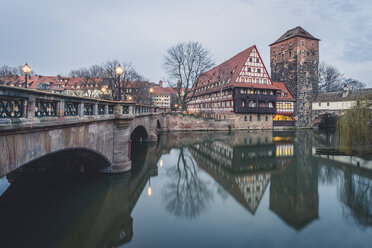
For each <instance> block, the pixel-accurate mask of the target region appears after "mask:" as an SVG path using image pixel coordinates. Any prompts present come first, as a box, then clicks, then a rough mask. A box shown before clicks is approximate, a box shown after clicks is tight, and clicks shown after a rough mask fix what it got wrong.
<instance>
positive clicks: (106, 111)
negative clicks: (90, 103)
mask: <svg viewBox="0 0 372 248" xmlns="http://www.w3.org/2000/svg"><path fill="white" fill-rule="evenodd" d="M108 114H109V105H108V104H106V105H105V115H108Z"/></svg>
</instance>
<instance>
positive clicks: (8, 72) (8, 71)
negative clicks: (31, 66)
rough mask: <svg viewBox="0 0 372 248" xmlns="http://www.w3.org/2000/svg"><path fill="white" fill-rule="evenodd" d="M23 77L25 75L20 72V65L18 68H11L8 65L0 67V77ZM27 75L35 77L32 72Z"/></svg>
mask: <svg viewBox="0 0 372 248" xmlns="http://www.w3.org/2000/svg"><path fill="white" fill-rule="evenodd" d="M12 75H17V76H24V75H25V74H24V73H23V71H22V65H19V66H18V67H12V66H8V65H3V66H1V67H0V76H12ZM28 75H35V72H34V71H33V70H32V71H31V72H30V73H29V74H28Z"/></svg>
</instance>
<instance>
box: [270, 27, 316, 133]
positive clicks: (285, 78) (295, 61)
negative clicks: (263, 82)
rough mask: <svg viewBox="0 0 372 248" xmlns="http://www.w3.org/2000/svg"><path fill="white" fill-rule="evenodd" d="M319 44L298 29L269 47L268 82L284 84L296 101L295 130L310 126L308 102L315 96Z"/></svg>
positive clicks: (309, 104)
mask: <svg viewBox="0 0 372 248" xmlns="http://www.w3.org/2000/svg"><path fill="white" fill-rule="evenodd" d="M319 41H320V40H319V39H317V38H315V37H314V36H312V35H311V34H310V33H308V32H307V31H306V30H304V29H303V28H301V27H300V26H298V27H296V28H293V29H291V30H288V31H287V32H285V34H283V35H282V36H281V37H280V38H279V39H277V40H276V41H275V42H274V43H272V44H271V45H270V65H271V79H272V81H273V82H283V83H284V84H285V86H286V87H287V89H288V90H289V91H290V93H291V94H292V96H293V97H294V98H295V99H296V103H295V107H294V117H295V119H296V120H297V122H296V125H297V126H298V127H306V126H309V125H310V124H311V101H312V100H313V98H314V96H315V94H316V93H317V92H318V64H319Z"/></svg>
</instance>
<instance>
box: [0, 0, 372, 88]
mask: <svg viewBox="0 0 372 248" xmlns="http://www.w3.org/2000/svg"><path fill="white" fill-rule="evenodd" d="M0 10H1V11H0V13H1V14H0V26H1V31H0V32H1V36H0V49H1V50H0V51H1V53H0V66H1V65H4V64H6V65H10V66H18V65H22V64H24V63H25V62H26V61H27V62H28V63H29V64H30V65H31V66H32V69H33V70H34V71H35V72H36V73H38V74H41V75H56V74H63V75H66V74H68V73H69V71H70V70H71V69H78V68H81V67H89V66H90V65H92V64H101V63H103V62H105V61H107V60H108V59H118V60H119V61H127V62H132V63H133V64H134V66H135V68H136V69H137V71H138V72H139V73H140V74H142V75H143V76H145V77H146V78H147V79H149V80H151V81H154V82H157V81H159V80H161V79H165V78H166V75H165V73H164V71H163V69H162V63H163V57H164V54H165V52H166V49H167V48H168V47H170V46H172V45H174V44H176V43H177V42H182V41H200V42H201V43H202V44H203V45H204V46H205V47H207V48H208V49H209V50H210V51H211V53H212V54H213V57H214V59H215V61H216V63H217V64H219V63H221V62H223V61H225V60H227V59H229V58H230V57H232V56H234V55H235V54H237V53H238V52H240V51H242V50H244V49H246V48H248V47H249V46H251V45H253V44H255V45H256V46H257V47H258V50H259V52H260V54H261V56H262V58H263V59H264V62H265V65H266V67H267V68H268V69H269V67H270V63H269V47H268V45H269V44H270V43H272V42H273V41H275V40H276V39H277V38H279V36H281V35H282V34H283V33H284V32H285V31H287V30H288V29H291V28H294V27H296V26H302V27H303V28H304V29H305V30H307V31H308V32H310V34H312V35H313V36H315V37H317V38H319V39H321V42H320V61H325V62H327V63H329V64H331V65H333V66H335V67H337V68H338V69H339V71H340V72H341V73H343V74H344V75H345V77H351V78H355V79H358V80H361V81H363V82H366V83H368V86H369V87H372V1H371V0H361V1H360V0H352V1H347V0H334V1H328V0H301V1H298V0H285V1H278V0H267V1H266V0H205V1H203V0H187V1H177V0H147V1H145V0H132V1H129V0H80V1H77V0H63V1H52V0H49V1H47V0H45V1H42V0H32V1H30V0H27V1H26V0H0Z"/></svg>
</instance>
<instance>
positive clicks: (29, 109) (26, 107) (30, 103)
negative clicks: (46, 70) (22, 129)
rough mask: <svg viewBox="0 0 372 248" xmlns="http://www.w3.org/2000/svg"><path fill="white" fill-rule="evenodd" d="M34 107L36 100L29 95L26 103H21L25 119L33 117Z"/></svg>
mask: <svg viewBox="0 0 372 248" xmlns="http://www.w3.org/2000/svg"><path fill="white" fill-rule="evenodd" d="M35 105H36V99H35V96H33V95H30V96H29V97H28V99H27V100H26V101H24V103H23V113H24V117H26V118H34V117H35Z"/></svg>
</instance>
